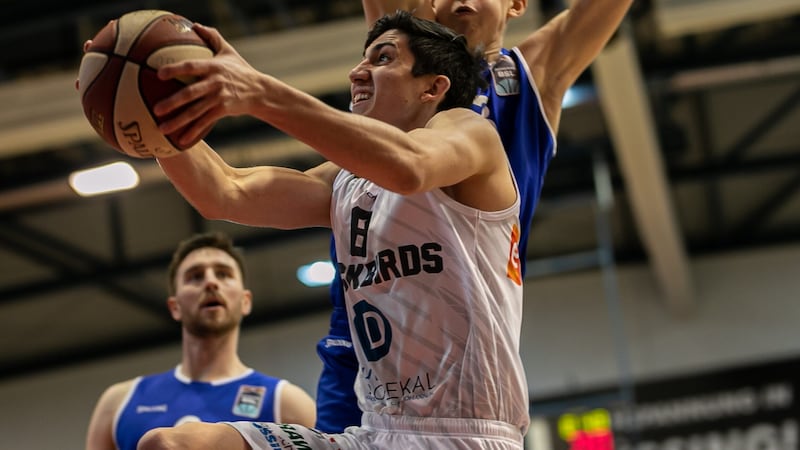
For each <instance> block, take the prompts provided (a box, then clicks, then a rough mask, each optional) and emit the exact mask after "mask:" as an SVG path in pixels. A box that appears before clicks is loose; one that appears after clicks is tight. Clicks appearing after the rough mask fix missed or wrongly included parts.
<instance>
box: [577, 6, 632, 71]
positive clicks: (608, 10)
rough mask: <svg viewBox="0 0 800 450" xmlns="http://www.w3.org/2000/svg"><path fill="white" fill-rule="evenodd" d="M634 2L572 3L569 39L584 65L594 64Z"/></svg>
mask: <svg viewBox="0 0 800 450" xmlns="http://www.w3.org/2000/svg"><path fill="white" fill-rule="evenodd" d="M632 4H633V0H573V1H572V2H571V4H570V7H569V15H568V18H567V20H568V24H567V25H566V26H568V27H570V28H571V29H572V30H574V31H572V30H570V31H571V32H570V34H569V35H568V36H567V39H569V40H570V42H571V43H572V44H574V45H573V46H572V47H571V48H574V49H576V50H577V53H578V55H579V57H580V58H582V59H583V60H585V65H587V66H588V64H590V63H591V61H593V60H594V58H595V57H596V56H597V55H598V54H599V53H600V51H601V50H602V49H603V47H604V46H605V45H606V43H607V42H608V40H609V39H610V38H611V36H612V35H613V34H614V32H615V31H616V30H617V28H619V26H620V23H622V20H623V19H624V18H625V15H626V14H627V12H628V10H629V9H630V7H631V5H632Z"/></svg>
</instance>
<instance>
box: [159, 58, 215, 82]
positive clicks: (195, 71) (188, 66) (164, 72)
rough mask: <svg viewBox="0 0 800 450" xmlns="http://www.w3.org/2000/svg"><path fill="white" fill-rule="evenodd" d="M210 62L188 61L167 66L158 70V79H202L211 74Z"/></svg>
mask: <svg viewBox="0 0 800 450" xmlns="http://www.w3.org/2000/svg"><path fill="white" fill-rule="evenodd" d="M208 61H209V60H186V61H181V62H176V63H172V64H165V65H163V66H161V67H159V68H158V78H159V79H162V80H170V79H172V78H182V77H186V78H191V77H196V78H202V77H203V76H204V75H206V74H207V73H208V72H209V70H210V69H209V64H208Z"/></svg>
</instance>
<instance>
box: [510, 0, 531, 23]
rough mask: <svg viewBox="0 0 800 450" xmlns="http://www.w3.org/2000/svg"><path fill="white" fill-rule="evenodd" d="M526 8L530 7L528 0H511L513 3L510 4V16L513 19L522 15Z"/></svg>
mask: <svg viewBox="0 0 800 450" xmlns="http://www.w3.org/2000/svg"><path fill="white" fill-rule="evenodd" d="M526 9H528V0H511V3H510V4H509V5H508V12H507V15H508V18H510V19H513V18H517V17H520V16H521V15H523V14H525V10H526Z"/></svg>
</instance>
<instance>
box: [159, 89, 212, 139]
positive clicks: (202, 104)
mask: <svg viewBox="0 0 800 450" xmlns="http://www.w3.org/2000/svg"><path fill="white" fill-rule="evenodd" d="M176 95H177V94H176ZM211 105H212V104H211V102H209V101H207V100H205V99H200V100H198V101H195V102H194V103H191V104H188V106H186V107H185V108H184V109H183V110H181V111H180V112H179V113H177V114H176V115H175V116H174V117H169V118H168V119H166V120H164V121H163V122H162V123H161V124H160V125H159V126H158V128H159V130H161V132H162V133H164V134H171V133H174V132H176V131H178V130H180V129H182V128H184V127H187V126H189V125H190V124H193V123H194V122H199V123H201V124H205V123H207V121H205V119H204V115H205V114H206V113H207V111H208V110H209V109H211Z"/></svg>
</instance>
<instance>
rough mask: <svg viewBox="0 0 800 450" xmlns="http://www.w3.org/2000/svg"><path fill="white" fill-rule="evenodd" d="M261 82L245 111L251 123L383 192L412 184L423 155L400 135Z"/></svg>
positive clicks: (278, 83)
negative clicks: (258, 97)
mask: <svg viewBox="0 0 800 450" xmlns="http://www.w3.org/2000/svg"><path fill="white" fill-rule="evenodd" d="M262 82H263V83H265V84H264V86H262V89H263V92H264V93H265V95H264V96H263V99H262V102H261V103H260V105H259V106H258V107H257V108H256V109H255V110H253V111H251V114H252V115H254V116H255V117H257V118H259V119H261V120H263V121H265V122H267V123H269V124H271V125H273V126H275V127H276V128H278V129H280V130H282V131H283V132H285V133H286V134H288V135H290V136H293V137H295V138H296V139H298V140H300V141H302V142H304V143H305V144H307V145H308V146H309V147H311V148H313V149H315V150H316V151H317V152H319V153H320V154H321V155H322V156H324V157H325V158H326V159H327V160H329V161H331V162H333V163H335V164H336V165H338V166H339V167H342V168H344V169H346V170H348V171H350V172H352V173H355V174H357V175H359V176H361V177H364V178H368V179H370V180H372V181H374V182H375V183H378V184H380V185H382V186H383V187H385V188H387V189H390V190H393V191H396V192H404V191H406V189H408V186H410V185H413V184H414V183H415V181H414V180H413V177H415V176H416V171H417V169H418V168H419V163H418V158H419V157H421V152H422V151H423V149H422V148H421V146H419V145H418V144H417V141H416V140H413V139H412V138H411V137H410V136H409V135H408V133H406V132H405V131H403V130H400V129H399V128H397V127H395V126H393V125H390V124H387V123H384V122H381V121H379V120H375V119H371V118H368V117H363V116H360V115H357V114H353V113H349V112H344V111H340V110H337V109H335V108H332V107H330V106H328V105H326V104H324V103H323V102H321V101H320V100H318V99H316V98H314V97H313V96H311V95H309V94H306V93H304V92H302V91H299V90H297V89H295V88H293V87H291V86H288V85H286V84H285V83H283V82H281V81H279V80H277V79H275V78H272V77H269V76H266V77H265V78H264V80H263V81H262ZM424 125H425V124H424V123H420V124H416V126H417V127H423V126H424ZM410 178H411V179H410Z"/></svg>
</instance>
